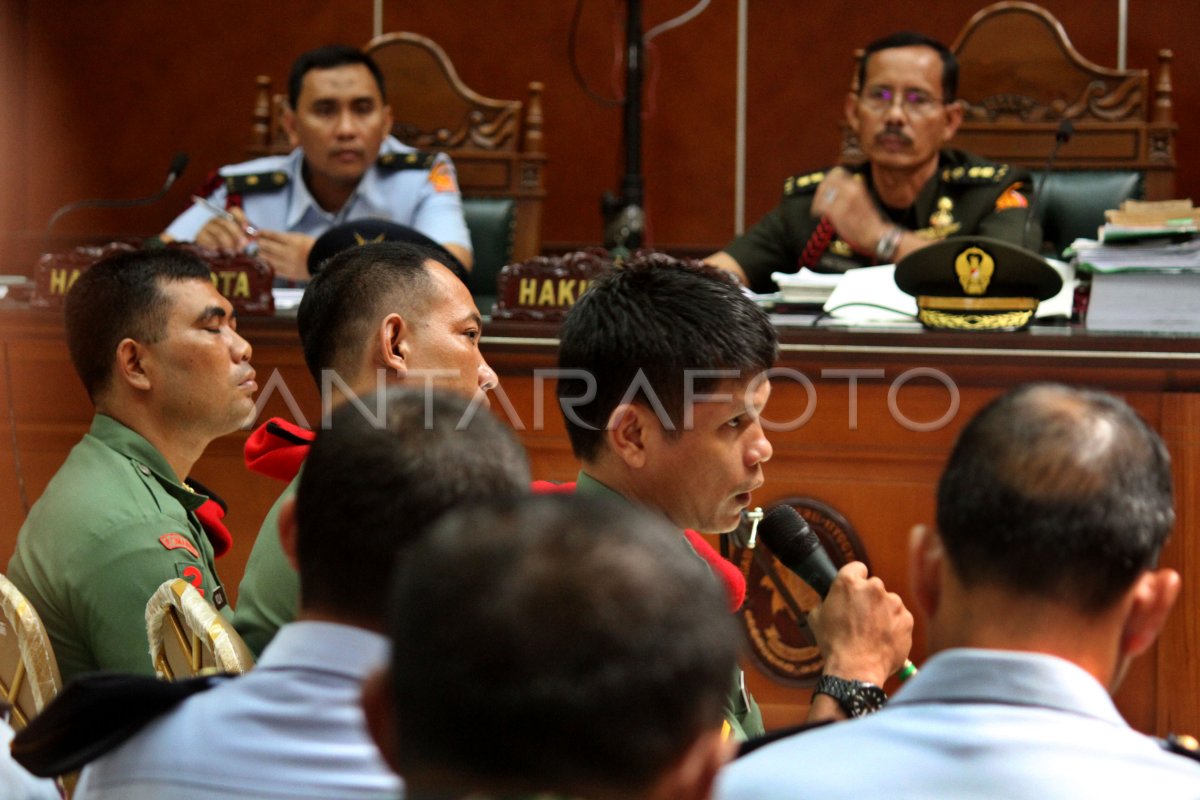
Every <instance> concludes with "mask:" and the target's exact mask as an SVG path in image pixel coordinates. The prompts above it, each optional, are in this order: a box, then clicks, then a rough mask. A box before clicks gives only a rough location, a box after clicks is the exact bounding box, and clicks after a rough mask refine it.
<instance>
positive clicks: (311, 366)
mask: <svg viewBox="0 0 1200 800" xmlns="http://www.w3.org/2000/svg"><path fill="white" fill-rule="evenodd" d="M445 258H446V257H445V255H443V254H440V253H438V252H437V251H435V250H430V249H427V248H424V247H418V246H415V245H410V244H401V243H397V242H377V243H370V244H364V245H362V246H360V247H352V248H350V249H348V250H343V251H342V252H340V253H338V254H337V255H335V256H333V257H332V258H330V259H329V261H327V262H326V264H325V267H324V268H323V269H322V270H321V271H320V272H319V273H318V274H317V275H316V276H315V277H314V278H313V279H312V281H311V282H310V283H309V284H308V287H307V288H306V289H305V291H304V298H303V299H302V300H301V301H300V308H299V311H298V312H297V318H296V323H297V325H298V327H299V329H300V341H301V343H302V345H303V347H304V363H305V364H306V365H307V366H308V371H309V372H310V373H311V374H312V376H313V380H315V381H316V382H317V385H320V384H321V373H322V371H323V370H335V371H338V372H339V373H347V374H343V375H342V377H343V379H345V380H348V381H349V380H353V378H354V377H355V376H354V375H353V374H348V373H350V372H352V371H353V370H355V369H357V368H358V365H359V364H360V363H361V359H362V354H363V350H364V348H365V347H367V345H368V343H369V341H370V339H371V336H372V334H373V333H374V331H375V330H376V328H377V327H378V326H379V323H380V321H381V320H382V319H383V318H384V317H385V316H387V315H388V314H390V313H393V312H395V313H398V314H400V315H401V316H402V317H404V319H405V321H406V322H408V323H409V324H419V323H420V320H421V318H422V317H423V316H424V314H425V312H426V309H427V307H428V305H429V303H430V301H431V300H432V297H431V294H432V292H434V291H435V289H436V286H435V284H434V282H433V280H432V279H431V278H430V275H429V271H428V268H427V266H426V262H427V261H433V262H435V263H438V264H442V265H443V266H447V268H448V269H450V267H449V266H448V265H446V262H445V260H444V259H445ZM451 271H453V269H451ZM456 274H457V273H456Z"/></svg>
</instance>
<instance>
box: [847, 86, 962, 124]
mask: <svg viewBox="0 0 1200 800" xmlns="http://www.w3.org/2000/svg"><path fill="white" fill-rule="evenodd" d="M858 99H859V102H861V103H862V104H863V106H864V107H865V108H867V109H868V110H869V111H872V112H874V113H876V114H884V113H886V112H888V111H890V110H891V108H892V106H893V105H895V104H896V103H897V102H899V103H900V108H901V109H903V110H904V113H906V114H908V115H909V116H912V117H920V116H924V115H926V114H930V113H932V112H933V110H934V109H936V108H937V107H938V106H939V105H941V104H942V99H941V98H939V97H931V96H930V95H929V94H927V93H926V92H922V91H921V90H920V89H908V90H906V91H903V92H898V91H896V90H895V89H893V88H891V87H890V86H871V87H868V88H867V90H866V91H865V92H863V93H862V94H860V95H859V98H858Z"/></svg>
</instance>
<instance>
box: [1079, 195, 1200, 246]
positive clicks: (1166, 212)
mask: <svg viewBox="0 0 1200 800" xmlns="http://www.w3.org/2000/svg"><path fill="white" fill-rule="evenodd" d="M1197 231H1200V210H1198V209H1195V208H1193V207H1192V201H1191V200H1160V201H1157V202H1145V201H1141V200H1126V201H1125V202H1124V203H1122V204H1121V207H1120V208H1119V209H1115V210H1112V211H1105V212H1104V225H1102V226H1101V227H1100V234H1099V236H1097V238H1098V239H1099V240H1100V241H1101V242H1124V241H1129V240H1137V239H1145V238H1161V237H1170V236H1177V235H1180V234H1184V235H1187V234H1194V233H1196V232H1197Z"/></svg>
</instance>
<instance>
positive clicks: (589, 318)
mask: <svg viewBox="0 0 1200 800" xmlns="http://www.w3.org/2000/svg"><path fill="white" fill-rule="evenodd" d="M560 340H561V344H560V346H559V351H558V365H559V367H560V368H562V369H571V370H581V371H583V372H585V373H587V374H588V375H589V376H590V377H591V378H592V379H594V381H595V393H594V397H593V398H592V399H591V400H590V401H588V402H579V400H578V398H584V397H585V396H588V395H589V394H590V386H589V381H587V379H584V378H574V377H561V378H559V381H558V397H559V402H560V404H562V405H563V407H564V412H566V413H565V416H566V426H567V433H568V435H569V436H570V438H571V446H572V448H573V449H574V451H575V455H576V457H578V458H580V459H582V460H584V461H589V460H591V459H593V458H595V457H596V456H597V455H598V454H599V452H600V446H601V443H602V442H603V437H604V429H605V426H606V424H607V422H608V418H609V415H610V414H612V412H613V409H615V408H616V407H617V406H618V405H619V404H620V403H621V402H622V400H624V399H626V395H627V393H628V392H629V390H630V387H631V386H634V385H635V384H636V382H637V381H638V379H639V378H638V373H639V372H640V373H642V376H643V378H644V381H645V383H646V384H647V385H648V386H649V387H650V389H651V390H652V391H653V392H654V394H655V396H656V397H657V399H658V400H659V401H661V402H662V405H663V408H664V409H665V410H666V412H667V414H668V415H669V417H670V419H671V421H672V423H673V424H674V426H675V430H677V431H678V430H682V427H683V419H684V414H683V408H684V403H685V399H686V396H687V390H688V386H689V381H690V386H691V389H692V391H693V392H695V393H703V392H707V391H711V389H712V388H713V387H714V386H715V385H716V384H717V383H719V382H720V381H721V380H726V379H729V378H730V377H732V376H730V375H725V376H723V377H714V376H712V375H707V376H706V375H705V374H704V371H712V370H725V371H732V372H735V373H737V376H738V377H737V378H736V379H739V380H748V379H750V378H752V377H754V374H756V373H758V372H761V371H762V370H766V369H769V368H770V367H771V366H773V365H774V363H775V358H776V355H777V344H778V343H777V337H776V334H775V329H774V327H773V326H772V325H771V322H770V320H769V319H768V318H767V314H766V312H764V311H763V310H762V309H761V308H759V307H758V306H756V305H755V304H754V303H753V302H752V301H751V300H750V299H749V298H748V297H746V295H745V294H743V292H742V290H741V288H740V287H739V285H738V283H737V281H736V280H735V279H734V278H732V277H731V276H730V275H729V273H727V272H723V271H721V270H718V269H715V268H713V267H709V266H706V265H704V264H701V263H700V262H696V261H692V262H686V261H679V260H676V259H673V258H671V257H669V256H665V255H662V254H659V253H655V254H651V255H648V256H640V257H638V258H635V259H633V260H632V261H630V262H628V263H627V264H626V265H624V266H623V267H619V268H617V269H614V270H613V271H612V272H610V273H608V274H606V275H604V276H602V277H601V278H599V279H597V280H596V281H594V282H593V283H592V284H591V286H589V287H588V290H587V292H585V293H584V294H583V296H582V297H580V298H579V301H578V302H577V303H576V304H575V305H574V306H573V307H572V308H571V310H570V312H568V314H567V317H566V320H565V321H564V323H563V327H562V331H561V333H560ZM633 400H634V401H635V402H645V401H646V397H645V395H644V394H641V393H639V394H638V395H637V396H635V397H634V398H633ZM567 407H570V409H571V410H570V412H567Z"/></svg>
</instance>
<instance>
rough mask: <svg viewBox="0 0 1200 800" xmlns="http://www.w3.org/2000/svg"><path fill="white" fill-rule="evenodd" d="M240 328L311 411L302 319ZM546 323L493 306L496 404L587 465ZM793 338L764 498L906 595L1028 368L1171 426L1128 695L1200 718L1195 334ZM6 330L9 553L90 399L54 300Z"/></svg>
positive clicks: (920, 641) (1176, 715)
mask: <svg viewBox="0 0 1200 800" xmlns="http://www.w3.org/2000/svg"><path fill="white" fill-rule="evenodd" d="M240 330H241V331H242V333H244V334H245V335H246V337H247V338H248V339H249V340H250V342H251V343H252V344H253V345H254V355H253V361H254V365H255V367H256V368H257V370H258V375H259V385H260V386H262V387H263V389H262V392H263V393H264V394H265V393H268V392H269V399H268V400H267V402H266V404H265V408H264V415H281V416H292V411H291V410H290V409H289V402H290V403H291V404H292V407H293V408H294V409H296V410H298V411H300V412H301V413H302V414H303V415H304V416H305V417H306V421H307V422H308V424H310V425H316V424H318V423H319V420H320V403H319V401H318V398H317V392H316V389H315V388H314V387H313V385H312V381H311V379H310V378H309V376H308V374H307V372H306V371H305V369H304V366H303V359H302V357H301V354H300V349H299V346H298V339H297V335H296V333H295V327H294V322H293V321H292V320H289V319H282V318H280V319H272V318H243V319H242V321H241V328H240ZM553 337H554V329H553V328H552V327H550V328H547V327H544V326H536V325H533V324H517V323H499V322H496V323H492V324H490V325H489V326H488V327H487V330H486V335H485V337H484V340H483V347H484V349H485V351H486V353H487V356H488V359H489V361H490V362H491V364H492V366H493V367H494V368H495V369H496V371H497V373H498V374H499V375H500V377H501V379H502V389H503V393H502V395H501V396H499V397H497V398H496V400H494V401H493V410H494V411H495V412H496V413H498V414H500V415H502V416H503V415H508V416H509V417H510V419H511V420H512V422H513V424H514V426H515V427H517V428H518V430H519V432H520V435H521V437H522V438H523V440H524V442H525V444H526V446H527V447H528V449H529V452H530V457H531V460H532V463H533V473H534V476H535V477H538V478H547V479H556V480H570V479H573V478H574V476H575V473H576V469H577V465H576V462H575V460H574V458H573V457H572V455H571V452H570V448H569V446H568V443H567V439H566V435H565V433H564V430H563V426H562V421H561V419H560V415H559V412H558V409H557V407H556V404H555V401H554V382H553V380H552V379H549V378H548V377H546V376H545V375H544V374H543V375H539V373H538V370H545V369H550V368H552V367H553V366H554V365H555V362H556V354H557V342H556V340H555V339H554V338H553ZM782 338H783V354H782V359H781V366H782V367H785V368H787V369H789V370H794V371H795V372H794V373H789V374H787V375H782V376H780V377H779V378H777V379H776V380H775V381H774V384H775V387H774V391H773V393H772V397H771V402H770V405H769V406H768V408H767V413H766V417H767V418H768V419H769V420H771V421H773V422H775V423H782V422H784V421H787V420H793V421H794V420H797V419H798V418H800V417H802V416H803V415H809V416H808V417H807V421H806V422H805V424H803V425H802V426H801V427H798V428H797V427H795V424H793V425H791V426H789V427H791V428H792V429H790V430H782V431H778V432H776V433H774V434H772V441H773V443H774V445H775V454H774V457H773V458H772V460H771V462H770V463H769V464H768V465H767V466H766V478H767V482H766V485H765V486H764V487H763V488H762V490H761V491H759V492H758V493H757V494H756V496H755V499H754V502H755V504H761V505H762V506H764V507H766V506H768V505H772V504H774V503H776V502H778V501H780V500H782V499H784V498H811V499H814V500H817V501H820V502H821V503H823V504H824V505H826V506H828V507H829V509H831V510H832V511H834V512H836V513H838V514H840V515H842V516H843V517H844V518H845V521H846V522H847V523H848V524H849V525H850V526H852V527H853V529H854V530H855V531H856V532H857V536H858V539H859V540H860V541H861V542H862V545H863V547H865V549H866V553H867V556H868V557H869V559H870V563H871V566H872V569H873V570H874V572H875V573H877V574H879V575H880V576H882V577H883V578H884V580H885V581H886V582H887V584H888V585H889V586H890V587H892V588H894V589H895V590H897V591H898V592H899V593H900V594H901V596H903V597H905V599H906V601H908V602H909V604H910V605H911V594H910V592H909V590H908V580H907V575H906V567H905V544H906V540H907V535H908V531H909V529H910V527H911V526H912V525H914V524H916V523H921V522H924V523H931V522H932V521H933V519H934V487H935V483H936V481H937V477H938V474H939V472H940V470H941V467H942V464H943V461H944V459H945V457H946V455H947V452H948V450H949V448H950V446H951V443H952V441H953V439H954V437H955V435H956V434H957V432H958V430H959V429H960V427H961V426H962V425H963V424H964V422H965V421H966V420H967V419H968V418H969V417H970V416H971V415H972V414H973V413H974V412H975V411H976V410H978V409H979V408H980V407H981V406H982V405H983V404H984V403H986V402H987V401H988V400H989V399H990V398H992V397H994V396H995V395H996V394H997V393H999V392H1001V391H1003V390H1004V389H1005V388H1007V387H1010V386H1012V385H1014V384H1016V383H1019V382H1022V381H1032V380H1056V381H1065V382H1069V383H1073V384H1083V385H1088V386H1095V387H1101V388H1105V389H1108V390H1111V391H1113V392H1116V393H1118V394H1120V395H1121V396H1123V397H1124V398H1125V399H1126V400H1127V401H1128V402H1129V403H1130V404H1131V405H1133V406H1134V407H1135V408H1136V409H1137V410H1138V411H1139V412H1140V413H1141V414H1142V415H1143V416H1144V417H1145V418H1146V419H1147V420H1148V421H1149V423H1150V424H1151V425H1152V426H1154V427H1155V428H1156V429H1157V430H1159V431H1160V432H1161V433H1162V435H1163V436H1164V438H1165V439H1166V441H1167V444H1168V446H1169V447H1170V449H1171V453H1172V456H1173V458H1174V463H1175V477H1176V494H1177V508H1178V524H1177V527H1176V534H1175V537H1174V538H1173V540H1172V541H1171V543H1170V545H1169V546H1168V548H1167V550H1166V552H1165V554H1164V557H1163V558H1164V561H1165V563H1166V564H1167V565H1170V566H1173V567H1175V568H1177V569H1179V570H1180V571H1181V572H1182V573H1183V575H1184V592H1183V596H1182V597H1181V598H1180V601H1179V603H1178V605H1177V607H1176V609H1175V612H1174V614H1173V615H1172V617H1171V620H1170V622H1169V625H1168V627H1167V629H1166V631H1165V633H1164V635H1163V637H1162V639H1161V640H1160V642H1159V643H1158V645H1157V646H1156V647H1155V648H1154V649H1153V650H1151V651H1150V653H1149V654H1147V655H1146V656H1145V657H1143V658H1142V659H1140V660H1139V661H1137V662H1136V663H1135V667H1134V669H1133V671H1132V672H1131V674H1130V675H1129V677H1128V679H1127V680H1126V682H1125V685H1124V687H1123V688H1122V690H1121V692H1120V694H1119V695H1118V703H1119V705H1120V708H1121V710H1122V711H1123V713H1124V714H1125V715H1126V717H1127V718H1128V719H1129V721H1130V722H1131V724H1133V725H1134V726H1135V727H1137V728H1139V729H1141V730H1143V731H1147V732H1153V733H1158V734H1163V733H1166V732H1168V731H1180V732H1190V733H1197V732H1200V659H1197V658H1196V657H1195V654H1196V653H1197V652H1200V540H1198V539H1197V534H1198V531H1197V526H1198V523H1200V338H1190V339H1189V338H1166V337H1154V336H1140V337H1139V336H1126V335H1123V336H1109V335H1097V334H1089V333H1086V332H1083V331H1079V330H1074V329H1069V328H1045V329H1034V330H1031V331H1028V332H1024V333H1017V334H955V333H925V332H916V331H891V332H886V331H850V330H844V329H784V330H783V331H782ZM0 344H2V347H3V349H2V350H0V354H2V369H0V381H2V383H0V395H2V397H3V403H4V412H3V413H2V414H0V440H2V441H3V442H4V443H5V452H6V454H7V456H6V457H5V458H3V459H2V460H0V554H2V555H3V558H4V562H3V563H5V564H6V563H7V558H8V554H9V553H11V551H12V547H13V542H14V540H15V537H16V533H17V529H18V528H19V526H20V524H21V521H22V519H23V517H24V512H23V510H22V506H23V500H22V493H23V494H24V497H25V499H26V500H27V501H29V502H32V501H33V500H35V499H36V498H37V496H38V495H39V494H40V493H41V491H42V490H43V488H44V487H45V485H46V482H47V481H48V480H49V478H50V476H51V475H52V474H53V473H54V471H55V470H56V469H57V467H58V466H59V464H60V463H61V461H62V460H63V458H64V457H65V455H66V453H67V451H68V449H69V448H70V447H71V446H72V445H73V444H74V443H75V442H76V441H77V440H78V438H79V437H80V435H81V434H82V433H83V432H84V430H85V429H86V425H87V423H88V420H89V418H90V416H91V408H90V405H89V403H88V401H87V398H86V396H85V395H84V392H83V389H82V388H81V387H80V385H79V382H78V380H77V379H76V377H75V375H74V373H73V372H72V370H71V367H70V363H69V359H68V357H67V353H66V348H65V345H64V343H63V334H62V328H61V322H60V318H59V315H58V314H57V313H50V312H36V311H29V310H25V309H9V310H0ZM913 370H916V371H917V372H913ZM848 371H856V372H848ZM800 374H802V375H803V376H804V377H805V378H806V379H807V380H808V381H811V389H810V388H808V387H806V386H805V385H804V384H803V381H802V379H801V378H800V377H799V375H800ZM852 375H854V376H856V377H855V378H853V380H852V378H851V376H852ZM263 418H264V416H260V418H259V419H260V421H261V419H263ZM923 428H924V430H922V429H923ZM244 439H245V434H244V433H238V434H233V435H230V436H226V437H224V438H223V439H221V440H219V441H218V442H215V443H214V444H213V445H212V446H211V447H210V448H209V450H208V452H207V453H206V455H205V456H204V458H203V460H202V461H201V462H200V464H199V465H198V467H197V469H196V471H195V476H196V477H197V478H199V479H200V480H201V481H202V482H203V483H205V484H206V485H208V486H210V487H213V488H214V489H215V490H216V491H218V492H220V493H222V494H223V495H224V497H225V498H226V500H228V501H229V504H230V507H231V512H230V514H229V516H228V517H227V522H228V523H229V526H230V528H231V530H232V531H233V532H234V536H235V545H234V549H233V551H232V553H231V554H230V555H228V556H226V557H225V558H224V559H222V560H221V561H220V562H218V569H219V570H220V573H221V576H222V578H223V579H224V581H225V582H226V584H227V587H228V589H229V591H230V592H231V594H236V589H237V585H238V583H239V581H240V579H241V574H242V570H243V568H244V565H245V560H246V557H247V555H248V554H249V551H250V547H251V545H252V543H253V539H254V536H255V532H256V531H257V529H258V525H259V523H260V521H261V520H262V518H263V516H264V515H265V513H266V511H267V508H268V507H269V505H270V504H271V502H272V501H273V500H274V499H275V497H276V496H277V494H278V492H279V491H280V489H281V488H282V486H281V485H280V484H278V483H275V482H273V481H272V480H270V479H268V478H265V477H262V476H259V475H253V474H250V473H248V472H247V471H246V470H245V468H244V467H243V465H242V460H241V447H242V443H243V441H244ZM759 583H761V582H759ZM762 588H763V587H762V586H760V585H751V587H750V590H751V593H752V594H753V593H754V592H757V591H761V590H762ZM797 597H798V598H800V600H801V601H802V602H803V601H804V597H803V596H802V595H799V594H798V595H797ZM781 613H782V612H781ZM799 655H800V656H803V654H799ZM925 655H926V652H925V631H924V627H923V625H922V623H921V622H920V621H919V620H918V624H917V630H916V636H915V641H914V652H913V659H914V660H915V661H917V662H918V663H920V662H921V660H922V659H923V658H924V657H925ZM759 663H760V662H759V660H758V659H756V658H755V657H754V656H747V660H746V666H747V679H748V684H749V686H750V688H751V689H752V691H753V692H754V694H755V695H756V697H757V698H758V699H759V701H760V703H761V704H762V705H763V708H764V712H765V714H766V717H767V721H768V724H769V725H781V724H785V723H788V722H791V721H794V720H798V719H800V718H801V717H802V716H803V714H804V713H805V711H806V708H807V703H808V699H809V696H810V693H811V690H810V688H806V687H804V686H803V685H798V684H802V683H803V682H802V681H801V682H796V681H792V682H790V685H788V682H780V681H779V680H777V679H775V678H773V677H771V676H770V675H768V673H767V672H766V671H765V670H764V669H762V668H760V666H759Z"/></svg>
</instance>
